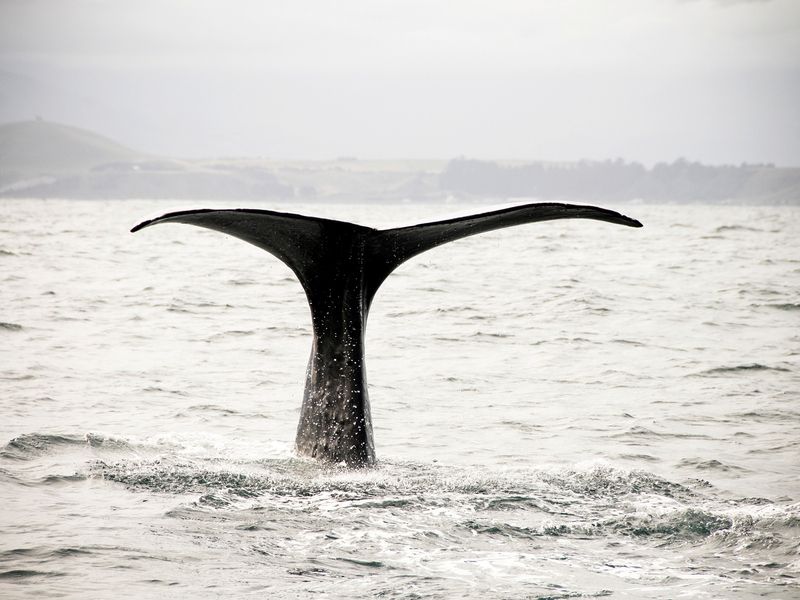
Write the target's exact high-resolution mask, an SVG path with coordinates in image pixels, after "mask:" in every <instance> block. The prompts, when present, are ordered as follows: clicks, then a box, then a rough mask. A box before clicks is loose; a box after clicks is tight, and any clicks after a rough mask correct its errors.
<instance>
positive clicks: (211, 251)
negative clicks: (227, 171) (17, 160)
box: [0, 200, 800, 599]
mask: <svg viewBox="0 0 800 600" xmlns="http://www.w3.org/2000/svg"><path fill="white" fill-rule="evenodd" d="M206 205H208V203H206ZM198 206H199V205H198ZM214 206H217V207H223V206H230V205H226V204H224V203H218V204H216V205H214ZM251 206H254V207H261V208H273V209H278V210H281V209H290V210H292V211H295V212H302V213H307V214H314V215H320V216H327V217H332V218H340V219H345V220H355V221H357V222H360V223H364V224H368V225H374V226H393V225H395V224H401V223H407V222H410V221H424V220H427V219H433V218H435V217H436V216H438V215H441V214H444V215H447V213H449V212H452V211H470V210H473V209H476V208H477V207H473V206H459V205H455V206H438V207H433V206H426V205H415V204H413V203H409V204H398V205H388V206H387V205H373V206H370V205H366V204H361V205H341V204H336V205H286V204H283V205H281V204H263V205H260V206H258V205H251ZM172 207H173V206H172V204H171V203H159V202H153V201H122V202H120V201H115V202H102V201H98V202H78V201H56V200H2V201H0V386H2V387H0V390H1V391H2V395H1V396H0V403H1V405H2V419H0V507H2V508H0V597H3V598H49V597H58V598H218V597H225V598H248V597H259V598H308V597H311V598H348V599H351V598H393V599H394V598H396V599H401V598H403V599H412V598H414V599H427V598H443V599H444V598H462V597H464V598H467V597H468V598H489V599H495V598H496V599H501V598H502V599H509V598H538V599H561V598H579V597H589V598H591V597H609V598H619V599H622V598H626V599H628V598H637V599H638V598H663V599H667V598H703V599H706V598H787V599H790V598H798V597H800V208H798V207H734V206H702V205H697V206H636V205H619V206H613V205H611V206H609V207H610V208H615V209H617V210H620V211H622V212H624V213H626V214H628V215H630V216H633V217H635V218H638V219H640V220H641V221H642V222H643V223H644V225H645V226H644V228H642V229H629V228H626V227H619V226H615V225H611V224H608V223H601V222H597V221H585V220H575V221H557V222H547V223H537V224H530V225H524V226H519V227H515V228H511V229H505V230H501V231H496V232H492V233H488V234H483V235H479V236H475V237H472V238H467V239H464V240H461V241H458V242H455V243H451V244H448V245H445V246H442V247H440V248H437V249H435V250H432V251H430V252H427V253H425V254H422V255H420V256H418V257H416V258H414V259H412V260H411V261H409V262H408V263H406V264H405V265H404V266H402V267H401V268H400V269H399V270H398V271H397V272H395V273H394V274H393V275H391V276H390V277H389V279H388V280H387V281H386V283H385V284H384V286H383V287H382V288H381V290H380V291H379V292H378V295H377V297H376V300H375V303H374V304H373V307H372V311H371V313H370V322H369V327H368V331H367V367H368V379H369V384H370V396H371V402H372V415H373V421H374V424H375V441H376V449H377V453H378V457H379V460H380V462H379V464H378V466H377V467H375V468H372V469H364V470H346V469H341V468H334V467H330V466H325V465H321V464H317V463H315V462H314V461H310V460H306V459H301V458H298V457H296V456H294V455H293V453H292V445H293V441H294V434H295V429H296V427H297V420H298V414H299V408H300V401H301V397H302V391H303V384H304V377H305V367H306V362H307V359H308V352H309V349H310V343H311V339H310V323H309V312H308V308H307V305H306V302H305V299H304V296H303V292H302V290H301V287H300V285H299V283H298V282H297V281H296V280H295V278H294V276H293V275H292V273H291V272H290V271H289V269H288V268H287V267H285V266H284V265H283V264H282V263H280V262H279V261H278V260H277V259H275V258H273V257H272V256H271V255H269V254H267V253H265V252H263V251H261V250H259V249H257V248H255V247H254V246H250V245H248V244H246V243H244V242H242V241H240V240H237V239H234V238H230V237H227V236H224V235H222V234H219V233H215V232H211V231H207V230H203V229H199V228H194V227H191V226H188V225H176V224H167V225H159V226H158V227H154V228H151V229H147V230H144V231H142V232H139V233H137V234H136V235H132V234H130V233H129V232H128V230H129V229H130V228H131V227H132V226H133V225H134V224H136V223H137V222H138V221H140V220H142V219H144V218H145V217H148V216H153V215H154V214H160V213H161V212H164V211H166V210H168V209H170V208H172Z"/></svg>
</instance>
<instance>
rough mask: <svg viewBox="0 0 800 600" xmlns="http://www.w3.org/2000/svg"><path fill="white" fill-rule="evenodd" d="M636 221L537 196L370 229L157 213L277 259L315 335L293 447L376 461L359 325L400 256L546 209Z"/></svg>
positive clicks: (210, 213)
mask: <svg viewBox="0 0 800 600" xmlns="http://www.w3.org/2000/svg"><path fill="white" fill-rule="evenodd" d="M576 218H577V219H595V220H599V221H607V222H609V223H616V224H619V225H627V226H629V227H641V226H642V224H641V223H640V222H639V221H637V220H635V219H631V218H630V217H626V216H624V215H621V214H619V213H617V212H614V211H611V210H607V209H603V208H598V207H594V206H581V205H573V204H557V203H538V204H524V205H519V206H514V207H510V208H504V209H499V210H494V211H490V212H484V213H480V214H474V215H468V216H464V217H458V218H453V219H446V220H441V221H432V222H427V223H421V224H418V225H411V226H409V227H398V228H394V229H384V230H378V229H373V228H370V227H364V226H361V225H356V224H354V223H348V222H345V221H336V220H332V219H322V218H316V217H308V216H304V215H299V214H292V213H284V212H276V211H270V210H259V209H221V210H213V209H198V210H186V211H177V212H171V213H167V214H165V215H163V216H161V217H158V218H155V219H151V220H148V221H144V222H142V223H140V224H138V225H136V226H135V227H134V228H133V229H132V230H131V231H132V232H136V231H139V230H141V229H144V228H145V227H149V226H151V225H155V224H159V223H186V224H190V225H197V226H200V227H205V228H208V229H213V230H215V231H220V232H222V233H227V234H228V235H232V236H234V237H238V238H240V239H242V240H244V241H246V242H249V243H251V244H254V245H255V246H258V247H259V248H262V249H263V250H266V251H267V252H269V253H271V254H273V255H274V256H276V257H277V258H279V259H280V260H282V261H283V262H284V263H285V264H286V265H287V266H288V267H289V268H290V269H291V270H292V271H293V272H294V273H295V275H296V276H297V278H298V280H299V281H300V283H301V285H302V286H303V289H304V290H305V293H306V298H307V300H308V303H309V306H310V308H311V320H312V325H313V340H312V349H311V358H310V359H309V364H308V369H307V372H306V387H305V392H304V397H303V405H302V408H301V414H300V423H299V424H298V428H297V437H296V441H295V448H296V450H297V452H298V453H300V454H303V455H306V456H311V457H315V458H319V459H323V460H326V461H329V462H334V463H340V462H341V463H345V464H347V465H349V466H363V465H368V464H372V463H374V462H375V449H374V443H373V436H372V422H371V418H370V411H369V398H368V395H367V384H366V368H365V364H364V332H365V327H366V319H367V314H368V312H369V307H370V305H371V303H372V299H373V298H374V296H375V293H376V292H377V291H378V288H379V287H380V285H381V283H383V281H384V280H385V279H386V277H388V276H389V275H390V274H391V272H392V271H394V269H396V268H397V267H398V266H399V265H401V264H402V263H404V262H405V261H407V260H408V259H410V258H412V257H414V256H416V255H417V254H420V253H422V252H425V251H426V250H430V249H431V248H435V247H436V246H440V245H442V244H445V243H447V242H450V241H453V240H457V239H460V238H463V237H467V236H470V235H475V234H478V233H483V232H486V231H492V230H494V229H500V228H503V227H511V226H514V225H521V224H523V223H531V222H536V221H549V220H554V219H576Z"/></svg>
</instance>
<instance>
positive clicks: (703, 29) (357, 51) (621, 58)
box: [0, 0, 800, 166]
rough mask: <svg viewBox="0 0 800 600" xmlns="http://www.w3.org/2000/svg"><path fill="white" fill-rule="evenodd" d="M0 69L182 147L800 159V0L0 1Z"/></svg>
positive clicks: (11, 93)
mask: <svg viewBox="0 0 800 600" xmlns="http://www.w3.org/2000/svg"><path fill="white" fill-rule="evenodd" d="M0 70H1V71H2V79H0V83H1V84H2V87H3V88H4V89H0V118H2V120H5V121H8V120H16V119H21V118H32V117H33V116H35V115H36V114H41V116H42V117H44V118H45V119H50V120H56V121H61V122H66V123H68V124H73V125H78V126H82V127H88V128H91V129H94V130H96V131H98V132H100V133H103V134H105V135H108V136H111V137H114V138H115V139H118V140H119V141H121V142H123V143H125V144H128V145H130V146H134V147H136V148H138V149H140V150H144V151H149V152H153V153H161V154H169V155H178V156H187V157H189V156H213V155H226V156H231V155H235V156H255V155H262V156H271V157H282V158H333V157H337V156H342V155H348V156H357V157H360V158H392V157H398V158H452V157H454V156H459V155H465V156H469V157H475V158H519V159H544V160H574V159H580V158H589V159H605V158H615V157H622V158H625V159H628V160H639V161H643V162H646V163H648V164H650V163H653V162H655V161H659V160H668V161H671V160H674V159H675V158H677V157H679V156H684V157H686V158H689V159H692V160H702V161H704V162H709V163H739V162H742V161H748V162H775V163H777V164H779V165H796V166H800V109H798V107H799V106H800V1H798V0H765V1H752V0H751V1H735V0H618V1H605V2H604V1H600V0H558V1H556V0H553V1H549V2H545V1H536V0H520V1H507V0H506V1H504V0H492V1H484V2H471V1H468V0H458V1H455V0H454V1H450V2H444V1H437V0H420V1H414V0H402V1H382V0H350V1H347V0H345V1H337V2H331V1H329V0H320V1H307V0H292V1H285V2H277V1H273V2H269V1H252V2H247V1H235V0H233V1H231V0H228V1H221V0H219V1H218V0H191V1H189V0H187V1H184V2H181V1H168V0H137V1H134V2H122V1H119V2H112V1H107V0H51V1H39V0H0ZM42 113H43V114H42Z"/></svg>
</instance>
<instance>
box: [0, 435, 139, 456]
mask: <svg viewBox="0 0 800 600" xmlns="http://www.w3.org/2000/svg"><path fill="white" fill-rule="evenodd" d="M77 447H89V448H101V447H102V448H105V449H113V450H131V449H132V446H131V444H130V443H129V442H127V441H125V440H122V439H118V438H113V437H105V436H102V435H97V434H93V433H87V434H84V435H75V434H48V433H26V434H23V435H20V436H17V437H15V438H13V439H12V440H11V441H9V442H8V443H7V444H6V445H5V446H4V447H3V449H2V450H0V457H2V458H7V459H11V460H32V459H35V458H38V457H40V456H44V455H50V454H58V453H61V452H63V451H64V450H65V449H68V448H77Z"/></svg>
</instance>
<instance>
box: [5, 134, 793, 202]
mask: <svg viewBox="0 0 800 600" xmlns="http://www.w3.org/2000/svg"><path fill="white" fill-rule="evenodd" d="M0 197H22V198H87V199H89V198H98V199H116V198H154V199H157V198H164V199H176V200H177V199H186V200H190V199H192V200H273V199H280V200H289V199H298V200H313V201H350V202H352V201H355V202H363V201H367V202H396V201H405V200H413V201H418V202H421V201H431V202H443V201H447V200H452V199H460V200H464V201H473V200H474V201H477V202H486V201H487V200H489V201H495V200H498V201H503V200H506V199H508V198H536V199H541V200H555V201H576V202H590V203H594V202H597V203H602V202H609V201H614V202H619V201H622V202H624V201H640V202H707V203H718V204H725V203H738V204H745V203H747V204H754V203H758V204H794V205H797V204H800V169H797V168H776V167H774V166H773V165H748V164H742V165H719V166H713V165H703V164H701V163H697V162H690V161H687V160H685V159H678V160H676V161H674V162H672V163H659V164H656V165H655V166H653V167H652V168H649V169H648V168H646V167H644V166H643V165H641V164H639V163H635V162H625V161H623V160H619V159H618V160H614V161H579V162H563V163H546V162H524V161H513V162H508V161H505V162H493V161H481V160H469V159H464V158H459V159H454V160H451V161H449V162H448V161H436V160H431V161H404V160H395V161H379V160H358V159H356V158H352V157H346V158H340V159H336V160H328V161H298V160H294V161H291V160H270V159H249V158H225V159H220V158H216V159H207V160H179V159H173V158H159V157H154V156H148V155H146V154H144V153H142V152H137V151H135V150H132V149H130V148H127V147H125V146H124V145H122V144H119V143H117V142H115V141H113V140H111V139H109V138H106V137H103V136H101V135H98V134H96V133H93V132H91V131H87V130H85V129H79V128H77V127H70V126H68V125H61V124H58V123H52V122H47V121H41V120H36V121H25V122H20V123H11V124H7V125H0Z"/></svg>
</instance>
